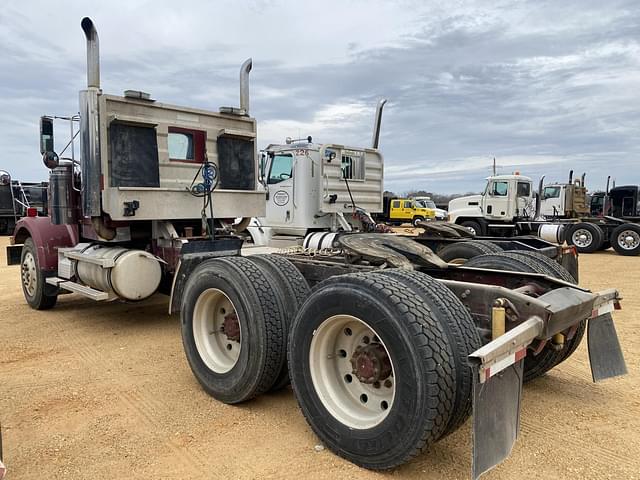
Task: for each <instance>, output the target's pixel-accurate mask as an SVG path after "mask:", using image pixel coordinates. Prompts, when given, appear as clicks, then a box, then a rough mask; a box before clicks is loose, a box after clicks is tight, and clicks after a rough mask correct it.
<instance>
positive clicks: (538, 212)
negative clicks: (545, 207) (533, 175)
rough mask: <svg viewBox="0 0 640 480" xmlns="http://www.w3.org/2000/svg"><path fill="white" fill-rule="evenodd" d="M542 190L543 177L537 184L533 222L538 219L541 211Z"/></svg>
mask: <svg viewBox="0 0 640 480" xmlns="http://www.w3.org/2000/svg"><path fill="white" fill-rule="evenodd" d="M543 189H544V175H543V176H542V177H541V178H540V182H539V183H538V195H536V214H535V215H536V216H535V218H534V220H538V219H539V218H540V210H541V209H542V190H543Z"/></svg>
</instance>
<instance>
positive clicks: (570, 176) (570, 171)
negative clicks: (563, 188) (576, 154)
mask: <svg viewBox="0 0 640 480" xmlns="http://www.w3.org/2000/svg"><path fill="white" fill-rule="evenodd" d="M572 183H573V170H569V184H572Z"/></svg>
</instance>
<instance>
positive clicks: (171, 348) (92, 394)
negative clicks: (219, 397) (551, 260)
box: [0, 238, 640, 480]
mask: <svg viewBox="0 0 640 480" xmlns="http://www.w3.org/2000/svg"><path fill="white" fill-rule="evenodd" d="M7 242H8V239H6V238H2V239H0V248H1V254H0V265H4V264H5V263H6V261H5V258H4V246H5V245H6V244H7ZM581 266H582V270H581V276H582V284H583V285H584V286H587V287H589V288H591V289H593V290H598V289H603V288H607V287H612V286H615V287H618V288H619V290H620V291H621V292H622V294H623V296H624V297H625V299H624V301H623V310H622V311H620V312H617V313H616V315H615V319H616V324H617V328H618V334H619V336H620V340H621V343H622V347H623V350H624V354H625V357H626V361H627V366H628V368H629V372H630V374H629V375H628V376H626V377H624V378H619V379H612V380H609V381H606V382H603V383H601V384H597V385H594V384H592V383H591V376H590V372H589V366H588V359H587V351H586V346H585V345H584V344H583V345H581V346H580V348H579V349H578V350H577V352H576V353H575V354H574V355H573V357H572V358H571V359H570V360H568V361H567V362H565V363H563V364H562V365H561V366H559V367H558V368H556V369H555V370H553V371H552V372H550V373H549V374H547V375H546V376H544V377H542V378H540V379H537V380H536V381H534V382H532V383H530V384H528V385H527V386H526V387H525V388H524V400H523V407H522V410H523V411H522V429H521V436H520V439H519V440H518V442H517V443H516V446H515V448H514V450H513V452H512V454H511V456H510V457H509V459H507V460H506V461H505V462H504V463H503V464H502V465H500V466H499V467H498V468H496V469H495V470H493V471H492V472H490V473H489V474H487V475H486V476H485V477H483V478H486V479H512V478H519V477H525V476H526V477H533V478H563V479H571V478H576V479H577V478H580V479H583V478H590V479H605V478H614V479H632V478H640V473H639V472H640V395H639V393H640V388H639V385H640V376H639V374H638V367H639V363H640V355H638V353H637V352H638V351H639V350H640V348H639V347H640V344H639V343H640V342H639V340H640V334H639V333H638V332H639V330H640V297H639V296H638V293H639V291H640V258H625V257H621V256H618V255H615V254H614V253H613V252H612V251H608V252H602V253H598V254H592V255H583V256H582V257H581ZM166 311H167V298H166V297H163V296H156V297H154V298H152V299H150V300H148V301H145V302H142V303H138V304H123V303H117V302H114V303H109V304H102V305H97V304H95V303H93V302H92V301H90V300H85V299H83V298H80V297H77V296H76V295H65V296H62V297H60V299H59V302H58V305H57V306H56V308H55V309H53V310H51V311H48V312H36V311H33V310H31V309H29V308H28V306H27V305H26V303H25V301H24V299H23V297H22V291H21V288H20V284H19V270H18V267H16V266H14V267H7V266H0V319H1V327H0V421H1V422H2V431H3V440H4V454H5V463H6V464H7V465H8V468H9V475H8V479H10V480H17V479H38V480H41V479H45V478H49V479H53V478H70V479H103V478H104V479H113V478H127V479H133V478H140V479H147V478H155V479H164V478H172V479H175V478H181V479H191V478H193V479H208V478H238V479H250V478H278V479H280V478H292V479H293V478H300V477H302V476H304V477H305V478H306V479H314V478H323V479H324V478H340V479H349V478H358V479H373V478H380V479H382V478H399V479H404V478H406V479H413V478H416V479H417V478H420V479H454V478H461V479H464V478H468V477H469V474H470V469H471V443H470V424H469V422H467V424H466V425H464V426H463V427H462V428H461V429H460V430H458V431H457V432H455V433H454V434H452V435H450V436H448V437H447V438H446V439H444V440H443V441H441V442H439V443H437V444H436V445H434V446H433V448H431V450H430V451H429V452H427V453H425V454H424V455H422V456H420V457H419V458H417V459H415V460H414V461H412V462H411V463H410V464H407V465H405V466H403V467H401V468H399V469H397V470H395V471H393V472H388V473H373V472H369V471H366V470H363V469H360V468H358V467H356V466H354V465H352V464H350V463H348V462H346V461H344V460H342V459H340V458H338V457H336V456H335V455H333V454H332V453H331V452H330V451H328V450H326V449H324V450H322V449H316V448H315V447H316V445H317V444H318V443H319V442H318V440H317V438H316V437H315V436H314V434H313V433H312V432H311V430H310V429H309V427H308V426H307V424H306V423H305V421H304V419H303V417H302V415H301V413H300V412H299V410H298V407H297V405H296V402H295V399H294V398H293V394H292V392H291V390H290V389H285V390H284V391H282V392H279V393H277V394H273V395H264V396H262V397H261V398H258V399H256V400H254V401H251V402H249V403H247V404H244V405H240V406H228V405H224V404H221V403H219V402H217V401H215V400H213V399H212V398H210V397H208V396H207V395H206V394H205V393H204V392H203V391H202V390H201V389H200V387H199V385H198V384H197V382H196V380H195V379H194V377H193V375H192V374H191V372H190V370H189V366H188V364H187V362H186V360H185V357H184V354H183V352H182V344H181V340H180V328H179V319H178V317H177V316H173V317H170V316H168V315H167V313H166ZM585 343H586V342H585Z"/></svg>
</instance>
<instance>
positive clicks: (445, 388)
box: [181, 256, 481, 469]
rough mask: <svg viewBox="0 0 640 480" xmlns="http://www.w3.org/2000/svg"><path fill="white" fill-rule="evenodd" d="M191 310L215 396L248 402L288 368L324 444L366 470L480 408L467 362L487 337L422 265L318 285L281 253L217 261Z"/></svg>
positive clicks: (193, 333) (392, 461) (187, 317)
mask: <svg viewBox="0 0 640 480" xmlns="http://www.w3.org/2000/svg"><path fill="white" fill-rule="evenodd" d="M181 320H182V337H183V343H184V347H185V352H186V355H187V359H188V361H189V364H190V366H191V369H192V370H193V372H194V374H195V376H196V378H197V379H198V381H199V382H200V383H201V384H202V386H203V388H204V389H205V390H206V391H207V392H208V393H209V394H211V395H212V396H214V397H215V398H217V399H219V400H221V401H223V402H226V403H239V402H242V401H245V400H248V399H250V398H252V397H254V396H256V395H259V394H261V393H264V392H267V391H269V390H271V389H275V388H281V385H282V383H281V382H284V384H286V381H285V380H283V372H286V373H287V375H288V376H290V377H291V383H292V387H293V390H294V393H295V395H296V398H297V400H298V403H299V404H300V407H301V409H302V412H303V414H304V415H305V417H306V418H307V420H308V422H309V424H310V425H311V427H312V429H313V430H314V431H315V432H316V434H317V435H318V436H319V437H320V439H321V440H322V441H323V443H325V444H326V445H327V446H328V447H329V448H331V449H332V450H333V451H334V452H336V453H337V454H339V455H341V456H343V457H345V458H347V459H349V460H350V461H352V462H354V463H356V464H358V465H362V466H364V467H367V468H373V469H387V468H393V467H395V466H397V465H400V464H402V463H404V462H406V461H407V460H408V459H409V458H411V457H412V456H414V455H417V454H418V453H420V452H421V451H423V450H424V449H425V448H427V447H428V446H429V445H430V444H432V443H433V442H435V441H437V440H438V439H439V438H441V437H442V436H443V435H447V434H449V433H451V432H453V431H455V430H456V429H457V428H458V427H459V426H460V425H461V424H462V423H463V422H464V421H465V420H466V419H467V418H468V416H469V414H470V410H471V392H472V385H473V373H472V370H471V368H470V367H469V366H468V365H467V363H466V360H467V356H468V355H469V354H470V353H471V352H473V351H474V350H476V349H477V348H479V346H480V343H481V342H480V337H479V335H478V333H477V331H476V329H475V325H474V323H473V320H472V319H471V316H470V314H469V313H468V311H467V310H466V309H465V308H464V306H463V305H462V304H461V303H460V301H459V300H458V299H457V298H456V297H455V295H453V293H452V292H451V291H449V290H448V289H447V288H446V287H445V286H444V285H442V284H441V283H440V282H437V281H436V280H434V279H431V278H430V277H428V276H427V275H424V274H422V273H419V272H403V271H398V270H388V271H385V272H375V273H374V272H369V273H361V274H349V275H340V276H335V277H332V278H329V279H328V280H326V281H324V282H322V283H321V284H319V285H317V286H316V287H315V288H314V290H313V293H310V292H309V289H308V287H307V286H306V282H305V281H304V278H303V277H302V275H301V274H300V273H299V272H298V270H297V269H296V268H295V267H294V266H293V264H291V263H290V262H288V260H286V259H285V258H282V257H277V256H262V257H260V258H258V257H255V258H254V257H246V258H240V257H233V258H224V259H215V260H208V261H206V262H203V263H202V264H201V265H200V266H198V267H197V268H196V270H195V271H194V272H193V273H192V274H191V276H190V279H189V281H188V284H187V286H186V289H185V295H184V297H183V304H182V311H181ZM287 337H289V338H288V341H287ZM287 346H288V351H287ZM287 356H288V369H287V368H286V363H285V358H286V357H287ZM288 376H287V379H288Z"/></svg>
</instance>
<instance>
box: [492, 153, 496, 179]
mask: <svg viewBox="0 0 640 480" xmlns="http://www.w3.org/2000/svg"><path fill="white" fill-rule="evenodd" d="M493 176H494V177H495V176H496V157H493Z"/></svg>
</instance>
